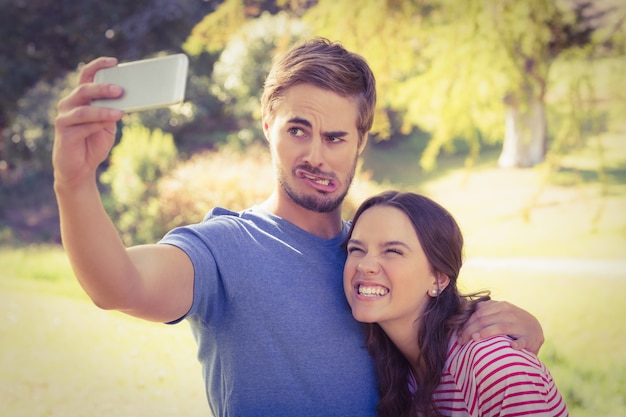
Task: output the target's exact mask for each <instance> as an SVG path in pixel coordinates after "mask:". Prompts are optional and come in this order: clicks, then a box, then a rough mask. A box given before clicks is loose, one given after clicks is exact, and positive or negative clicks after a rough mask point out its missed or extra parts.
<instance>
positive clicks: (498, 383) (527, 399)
mask: <svg viewBox="0 0 626 417" xmlns="http://www.w3.org/2000/svg"><path fill="white" fill-rule="evenodd" d="M435 400H436V403H437V406H438V407H439V409H440V410H441V412H442V413H443V414H444V415H455V416H457V415H458V416H461V415H463V416H481V417H492V416H493V417H495V416H500V417H504V416H507V417H514V416H551V417H552V416H559V417H564V416H568V411H567V407H566V405H565V402H564V401H563V398H562V397H561V394H560V393H559V391H558V389H557V387H556V385H555V383H554V380H553V379H552V376H551V375H550V372H549V371H548V369H547V368H546V366H545V365H544V364H543V363H542V362H541V361H540V360H539V359H538V358H537V357H536V356H535V355H533V354H532V353H529V352H527V351H523V350H522V351H519V350H515V349H513V348H511V339H510V338H508V337H505V336H496V337H492V338H489V339H485V340H481V341H478V342H474V341H470V342H468V343H466V344H465V345H459V344H458V343H457V341H456V338H453V339H452V340H451V342H450V347H449V351H448V358H447V361H446V365H445V368H444V372H443V374H442V379H441V383H440V385H439V387H438V389H437V391H436V392H435Z"/></svg>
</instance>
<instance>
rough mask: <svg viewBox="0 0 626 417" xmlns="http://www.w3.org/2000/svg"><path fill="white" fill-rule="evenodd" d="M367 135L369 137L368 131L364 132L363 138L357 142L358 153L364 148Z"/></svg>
mask: <svg viewBox="0 0 626 417" xmlns="http://www.w3.org/2000/svg"><path fill="white" fill-rule="evenodd" d="M368 137H369V133H366V134H364V135H363V138H362V139H361V143H360V144H359V155H361V153H362V152H363V150H364V149H365V145H367V138H368Z"/></svg>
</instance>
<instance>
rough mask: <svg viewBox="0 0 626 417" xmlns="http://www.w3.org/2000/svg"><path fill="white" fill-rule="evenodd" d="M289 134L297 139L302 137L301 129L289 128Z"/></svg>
mask: <svg viewBox="0 0 626 417" xmlns="http://www.w3.org/2000/svg"><path fill="white" fill-rule="evenodd" d="M289 133H290V134H291V135H292V136H297V137H301V136H304V131H303V130H302V129H300V128H299V127H292V128H289Z"/></svg>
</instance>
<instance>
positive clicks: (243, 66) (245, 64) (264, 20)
mask: <svg viewBox="0 0 626 417" xmlns="http://www.w3.org/2000/svg"><path fill="white" fill-rule="evenodd" d="M310 34H311V31H310V28H309V27H308V26H307V25H305V24H303V23H302V22H300V21H298V20H295V19H293V18H291V17H289V15H288V14H287V13H284V12H281V13H278V14H276V15H270V14H269V13H263V14H262V15H261V16H260V17H259V18H257V19H254V20H252V21H250V22H248V23H246V24H244V25H243V26H242V27H241V28H240V30H239V31H238V32H237V33H236V34H234V35H232V36H231V37H230V38H229V42H228V44H227V45H226V47H225V48H224V50H223V51H222V53H221V55H220V58H219V60H218V61H217V62H216V63H215V67H214V70H213V84H212V93H213V94H214V95H215V96H217V97H218V98H219V100H220V101H221V102H222V103H223V104H224V108H225V109H226V111H227V114H228V115H229V116H231V117H232V119H233V120H235V121H236V124H237V128H238V129H237V130H238V132H237V134H236V135H235V137H234V138H233V139H232V140H233V141H235V142H240V143H242V144H244V145H246V144H248V143H250V142H251V141H253V140H255V139H256V140H263V132H262V130H261V113H260V107H261V104H260V99H261V94H262V92H263V83H264V81H265V77H266V76H267V73H268V72H269V70H270V65H271V60H272V56H273V55H274V54H275V53H276V50H277V49H278V48H286V47H288V46H291V45H293V44H294V43H296V42H297V41H298V40H300V39H302V38H304V37H307V36H310Z"/></svg>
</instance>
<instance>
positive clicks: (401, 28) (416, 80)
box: [304, 0, 626, 169]
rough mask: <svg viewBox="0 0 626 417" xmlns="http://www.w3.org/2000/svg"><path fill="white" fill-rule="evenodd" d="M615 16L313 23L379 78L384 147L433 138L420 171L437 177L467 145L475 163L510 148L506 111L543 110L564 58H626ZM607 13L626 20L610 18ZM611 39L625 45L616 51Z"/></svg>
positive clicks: (323, 9) (379, 13)
mask: <svg viewBox="0 0 626 417" xmlns="http://www.w3.org/2000/svg"><path fill="white" fill-rule="evenodd" d="M602 7H604V8H602ZM608 7H609V6H607V5H605V6H594V5H593V4H591V3H589V4H587V3H585V2H581V3H575V4H573V3H572V4H570V3H557V2H552V1H547V0H531V1H524V2H507V1H493V2H487V1H483V0H470V1H465V2H462V3H461V4H460V3H459V2H458V1H455V0H433V1H427V2H419V3H416V2H413V1H394V2H390V1H384V0H378V1H372V2H367V4H363V3H358V2H340V3H337V2H336V1H333V0H320V1H319V2H318V3H317V5H316V6H314V7H312V8H311V9H310V10H309V11H308V12H307V13H306V14H305V16H304V18H305V19H306V20H307V22H309V24H311V25H312V26H313V27H314V28H315V32H316V33H317V34H322V35H324V36H327V37H329V38H332V39H339V40H341V41H342V42H343V43H344V44H345V45H346V46H348V47H349V48H351V49H354V50H356V51H358V52H360V53H361V54H363V55H364V56H365V57H366V58H367V59H368V61H369V62H370V64H371V66H372V68H373V69H374V72H375V74H376V76H377V79H378V91H379V108H378V113H377V115H376V123H377V125H376V126H375V128H374V130H375V131H376V130H378V131H379V132H382V134H380V135H379V136H378V139H380V138H384V137H385V136H388V135H387V133H386V129H391V130H390V135H391V136H396V135H397V134H398V133H402V134H409V133H410V132H411V131H412V130H413V129H415V128H419V129H422V130H425V131H427V132H429V133H430V134H431V136H432V139H431V141H430V142H429V144H428V146H427V147H426V149H425V150H424V153H423V154H422V156H421V159H420V163H421V165H422V166H423V167H424V168H425V169H433V168H434V167H435V165H436V160H437V157H438V155H439V154H440V153H441V152H442V151H445V152H449V153H453V152H455V151H456V147H455V141H457V140H459V139H461V140H463V141H465V142H466V143H467V147H468V149H469V156H470V158H471V159H472V160H474V159H475V158H476V156H477V154H478V152H479V151H480V149H481V147H482V146H484V145H485V144H487V145H493V144H496V143H501V142H502V140H503V137H504V119H505V110H506V106H505V104H506V105H515V106H516V107H517V108H518V109H520V110H521V111H524V109H525V108H530V105H529V104H528V103H532V102H534V101H536V100H538V101H540V102H543V100H544V97H545V94H546V91H547V89H548V87H549V86H550V85H549V83H548V82H549V79H550V77H549V71H550V68H551V66H552V65H553V63H554V62H555V61H556V60H557V59H564V58H565V57H570V59H571V57H573V56H577V57H578V58H577V59H579V60H583V59H587V58H589V57H591V56H594V55H591V54H594V53H595V54H596V55H597V54H598V53H601V51H604V53H607V50H608V49H607V48H606V45H608V44H610V45H611V48H612V50H620V45H621V49H623V45H622V44H620V42H622V43H623V38H624V36H623V32H624V23H623V22H624V21H625V20H624V19H623V17H624V15H625V14H626V8H624V7H619V6H617V5H615V7H614V8H613V9H609V8H608ZM607 10H609V11H610V14H611V15H616V16H621V18H619V17H612V18H609V17H608V16H607ZM620 19H621V20H620ZM608 28H611V29H610V30H608ZM596 32H597V33H598V34H599V35H600V34H603V36H604V37H602V36H595V34H596ZM608 32H611V33H612V32H617V33H619V34H620V36H619V37H618V36H615V37H613V38H611V42H609V41H608V40H607V38H608V37H609V36H608V34H607V33H608ZM389 40H391V41H389ZM600 44H604V45H605V48H604V49H601V48H599V47H597V46H598V45H600ZM565 77H568V74H565ZM573 82H574V83H575V82H576V81H573ZM505 99H506V101H507V103H505V102H503V100H505ZM390 109H391V110H393V111H395V112H397V113H399V114H400V115H401V117H402V119H403V122H402V124H401V126H400V127H399V128H398V129H397V128H396V127H395V126H394V125H393V123H391V122H390V121H389V119H388V118H387V114H388V111H389V110H390ZM566 117H576V114H570V115H567V116H566ZM470 162H471V161H470Z"/></svg>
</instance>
